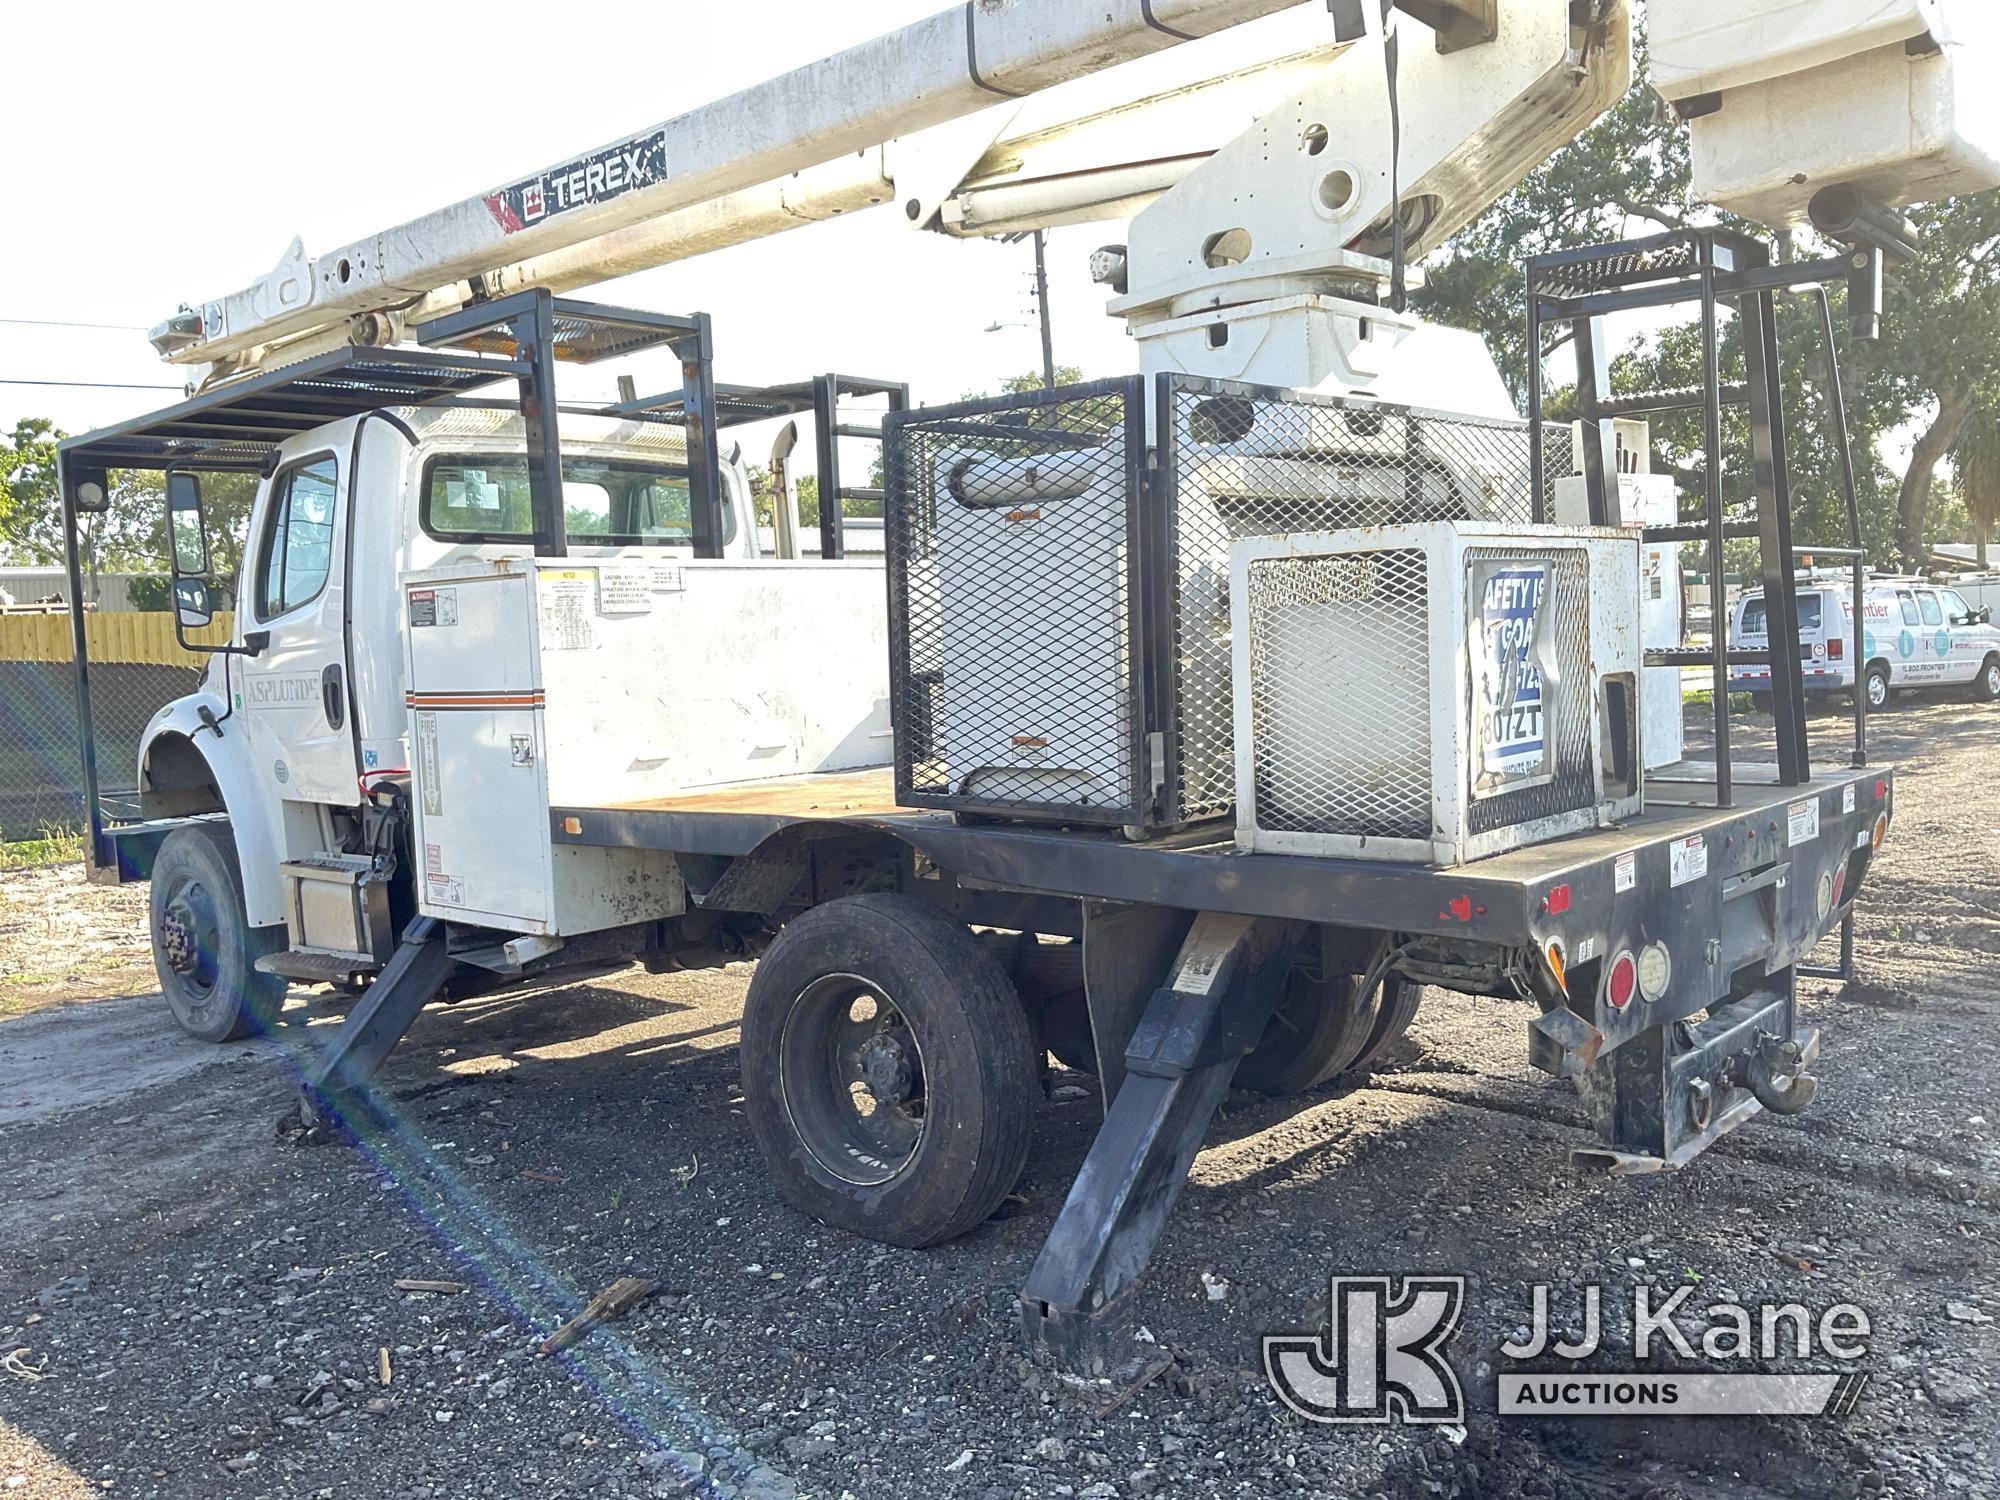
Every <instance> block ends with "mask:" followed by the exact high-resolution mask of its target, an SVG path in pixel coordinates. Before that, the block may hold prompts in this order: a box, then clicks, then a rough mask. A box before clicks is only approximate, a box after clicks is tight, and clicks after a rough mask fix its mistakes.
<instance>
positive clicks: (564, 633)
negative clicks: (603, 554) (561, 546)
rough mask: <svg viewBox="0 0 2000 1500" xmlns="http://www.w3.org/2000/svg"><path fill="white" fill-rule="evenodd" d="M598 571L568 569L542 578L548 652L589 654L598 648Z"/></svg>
mask: <svg viewBox="0 0 2000 1500" xmlns="http://www.w3.org/2000/svg"><path fill="white" fill-rule="evenodd" d="M596 585H597V570H596V569H595V568H564V569H561V570H558V571H552V572H546V573H543V574H542V575H541V589H540V595H541V602H540V610H541V625H542V649H543V650H544V651H589V650H591V649H592V648H594V647H595V646H596V645H597V625H596V619H595V617H596V601H595V599H594V598H593V597H592V596H593V595H594V594H595V593H596Z"/></svg>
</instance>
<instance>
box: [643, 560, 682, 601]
mask: <svg viewBox="0 0 2000 1500" xmlns="http://www.w3.org/2000/svg"><path fill="white" fill-rule="evenodd" d="M651 567H652V569H653V592H654V593H656V594H678V593H681V592H682V591H683V590H685V589H686V588H687V570H686V569H684V568H683V567H682V566H681V565H680V564H679V563H653V564H651Z"/></svg>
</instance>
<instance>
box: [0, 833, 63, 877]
mask: <svg viewBox="0 0 2000 1500" xmlns="http://www.w3.org/2000/svg"><path fill="white" fill-rule="evenodd" d="M82 858H83V835H82V834H80V833H66V832H64V831H63V830H61V829H59V828H44V829H43V830H42V833H41V836H40V837H39V838H32V839H22V840H21V841H19V842H18V843H13V844H0V870H42V869H46V868H48V867H49V866H50V865H67V864H74V863H75V862H76V861H77V860H80V859H82Z"/></svg>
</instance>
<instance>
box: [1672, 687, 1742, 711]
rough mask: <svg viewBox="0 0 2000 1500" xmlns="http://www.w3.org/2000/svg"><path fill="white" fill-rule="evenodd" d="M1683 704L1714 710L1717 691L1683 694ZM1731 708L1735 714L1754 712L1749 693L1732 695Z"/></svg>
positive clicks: (1705, 690)
mask: <svg viewBox="0 0 2000 1500" xmlns="http://www.w3.org/2000/svg"><path fill="white" fill-rule="evenodd" d="M1681 702H1682V703H1683V704H1684V705H1686V706H1687V707H1688V708H1713V707H1714V706H1715V690H1714V689H1713V688H1703V689H1702V690H1701V691H1700V692H1695V693H1683V694H1681ZM1729 707H1730V711H1731V712H1733V713H1739V714H1747V713H1750V712H1752V710H1751V707H1750V695H1749V694H1748V693H1731V694H1730V695H1729Z"/></svg>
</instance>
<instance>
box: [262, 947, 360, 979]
mask: <svg viewBox="0 0 2000 1500" xmlns="http://www.w3.org/2000/svg"><path fill="white" fill-rule="evenodd" d="M376 967H377V966H376V965H374V964H371V963H363V962H361V961H359V960H357V959H353V958H343V957H340V956H339V955H337V954H332V953H292V952H285V953H267V954H265V955H264V956H263V957H262V958H260V959H258V960H257V972H258V973H259V974H279V975H282V976H283V977H285V978H286V979H295V980H297V981H298V982H299V983H300V984H346V983H348V982H349V981H350V980H352V979H353V978H354V976H355V975H356V974H373V973H374V972H375V970H376Z"/></svg>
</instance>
